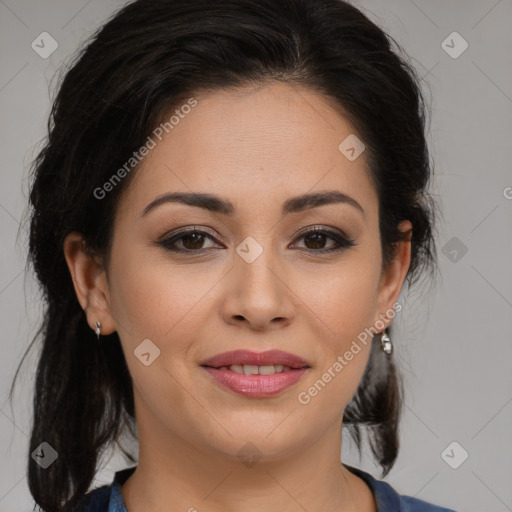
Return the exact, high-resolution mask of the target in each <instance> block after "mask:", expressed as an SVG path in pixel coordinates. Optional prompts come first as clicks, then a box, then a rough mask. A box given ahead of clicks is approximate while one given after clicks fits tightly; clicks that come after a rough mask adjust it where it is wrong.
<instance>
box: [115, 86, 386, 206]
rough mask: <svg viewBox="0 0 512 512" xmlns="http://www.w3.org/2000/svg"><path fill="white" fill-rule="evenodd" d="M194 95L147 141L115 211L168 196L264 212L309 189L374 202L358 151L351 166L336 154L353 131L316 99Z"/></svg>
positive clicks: (299, 91)
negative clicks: (205, 196)
mask: <svg viewBox="0 0 512 512" xmlns="http://www.w3.org/2000/svg"><path fill="white" fill-rule="evenodd" d="M193 97H194V98H195V100H196V101H197V104H196V106H194V107H193V108H187V109H183V110H180V106H179V105H177V106H175V107H174V109H173V110H172V112H169V113H168V116H167V117H168V119H170V118H171V116H173V115H174V118H173V127H172V129H169V125H168V131H169V133H166V131H165V130H163V136H161V140H159V139H158V138H156V137H154V136H153V137H152V138H153V140H154V142H155V144H154V147H153V148H152V149H151V150H150V151H149V153H148V154H147V156H145V157H144V159H143V160H142V162H141V165H140V167H139V168H138V169H137V170H136V174H135V176H134V179H133V181H132V182H131V183H130V185H129V187H128V188H127V190H126V191H125V193H124V194H123V195H124V198H122V200H121V202H120V205H119V207H120V209H123V208H129V209H131V210H133V209H136V210H137V213H138V214H140V212H141V211H142V210H143V209H144V207H145V206H146V205H147V204H148V203H149V202H150V201H152V200H154V198H155V197H156V196H158V195H161V194H163V193H167V192H172V191H183V192H191V191H197V192H209V193H212V194H218V195H222V196H223V197H229V198H230V199H231V200H232V202H233V203H235V204H237V203H239V208H243V205H244V204H247V205H248V203H247V199H248V198H250V199H251V200H252V201H254V202H255V203H254V204H253V206H257V207H258V208H265V207H266V206H268V205H270V204H273V203H274V202H275V203H277V202H278V203H279V204H281V203H282V201H283V200H284V199H285V198H287V197H289V196H294V195H299V194H304V193H305V192H308V191H314V190H315V189H338V190H340V191H342V192H344V193H347V194H350V195H351V196H353V197H354V198H355V199H356V200H357V201H358V202H360V203H366V204H367V207H368V208H369V209H371V207H372V205H371V203H372V202H375V201H376V199H377V198H376V193H375V191H374V187H373V185H372V182H371V179H370V175H369V171H368V169H367V161H366V158H365V153H364V152H363V153H362V154H361V155H360V156H359V157H358V158H356V159H355V160H353V161H351V160H349V159H348V158H347V157H346V156H345V155H344V153H343V152H341V151H340V149H339V146H340V143H342V142H343V141H344V140H345V139H347V137H353V136H354V135H355V130H354V128H353V127H352V126H351V125H350V123H349V122H348V120H347V119H346V118H344V117H343V116H342V115H341V113H340V111H339V110H337V109H334V108H333V107H332V102H329V100H327V99H326V98H325V97H324V96H323V95H321V94H320V93H318V92H316V91H313V90H311V89H307V88H305V87H301V86H297V85H293V86H290V85H286V84H282V83H275V84H272V85H265V86H258V87H244V88H238V89H230V90H219V91H207V92H206V91H202V92H198V93H197V94H194V95H193ZM176 111H178V112H176ZM185 112H186V113H185ZM164 118H165V116H164ZM374 206H375V205H374ZM365 209H366V208H365ZM252 211H253V212H254V208H252Z"/></svg>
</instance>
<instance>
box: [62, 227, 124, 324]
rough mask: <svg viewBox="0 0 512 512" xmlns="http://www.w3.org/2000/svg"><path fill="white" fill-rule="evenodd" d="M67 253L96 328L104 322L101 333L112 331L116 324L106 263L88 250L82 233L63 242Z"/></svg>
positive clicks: (84, 306)
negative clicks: (103, 263)
mask: <svg viewBox="0 0 512 512" xmlns="http://www.w3.org/2000/svg"><path fill="white" fill-rule="evenodd" d="M63 250H64V256H65V258H66V262H67V264H68V268H69V272H70V274H71V278H72V280H73V285H74V287H75V293H76V296H77V299H78V302H80V305H81V306H82V309H84V310H85V314H86V315H87V323H88V324H89V326H90V328H91V329H92V330H93V331H94V330H95V329H96V327H95V323H96V322H100V323H101V334H112V333H113V332H114V331H115V324H114V322H113V318H112V315H111V307H110V296H109V291H108V283H107V276H106V272H105V269H104V268H103V265H102V263H101V262H100V261H99V260H98V258H95V257H94V256H93V255H92V254H91V253H90V251H88V250H87V245H86V242H85V239H84V237H83V235H82V234H81V233H78V232H73V233H70V234H69V235H68V236H67V237H66V239H65V240H64V244H63Z"/></svg>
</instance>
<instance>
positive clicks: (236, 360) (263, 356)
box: [200, 350, 310, 369]
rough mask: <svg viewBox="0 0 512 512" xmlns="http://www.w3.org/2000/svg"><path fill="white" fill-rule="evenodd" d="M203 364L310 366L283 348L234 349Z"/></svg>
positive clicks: (217, 365)
mask: <svg viewBox="0 0 512 512" xmlns="http://www.w3.org/2000/svg"><path fill="white" fill-rule="evenodd" d="M200 364H201V366H207V367H210V368H221V367H222V366H231V365H253V366H272V365H283V366H289V367H290V368H292V369H299V368H310V365H309V364H308V362H307V361H306V360H305V359H303V358H302V357H299V356H297V355H295V354H291V353H290V352H283V351H282V350H267V351H266V352H251V351H249V350H233V351H231V352H223V353H221V354H217V355H215V356H213V357H211V358H209V359H206V360H205V361H202V362H201V363H200Z"/></svg>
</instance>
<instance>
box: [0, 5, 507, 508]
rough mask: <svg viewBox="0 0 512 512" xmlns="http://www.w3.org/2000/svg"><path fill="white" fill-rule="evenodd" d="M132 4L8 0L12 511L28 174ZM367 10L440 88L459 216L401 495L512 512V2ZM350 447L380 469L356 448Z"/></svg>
mask: <svg viewBox="0 0 512 512" xmlns="http://www.w3.org/2000/svg"><path fill="white" fill-rule="evenodd" d="M122 4H123V3H122V2H115V1H112V0H109V1H105V0H103V1H100V0H89V1H87V0H72V1H70V0H66V1H64V0H51V1H39V2H36V1H27V0H0V52H1V53H0V56H1V71H0V105H1V118H0V119H1V120H0V130H1V136H0V140H1V144H2V146H1V154H2V159H1V172H0V183H1V186H0V226H1V230H2V231H1V233H2V244H1V252H0V325H1V331H0V332H1V334H0V336H1V349H2V350H1V359H0V375H1V377H0V433H1V435H0V460H1V465H0V511H2V512H3V511H9V512H15V511H22V510H24V511H26V510H32V507H33V501H32V499H31V497H30V494H29V492H28V487H27V481H26V478H25V472H26V465H27V462H26V460H27V454H26V450H27V449H28V448H27V446H28V437H27V436H28V434H29V429H30V405H31V389H32V383H33V376H34V367H35V366H34V365H35V362H36V357H37V351H33V352H32V353H31V355H30V357H29V358H28V360H26V363H25V365H24V366H23V374H22V378H21V380H20V381H19V385H18V387H17V388H16V394H15V402H14V410H11V407H10V405H9V402H8V398H7V393H8V390H9V386H10V383H11V380H12V377H13V375H14V371H15V369H16V366H17V364H18V362H19V360H20V357H21V355H22V353H23V352H24V350H25V348H26V346H27V345H28V343H29V341H30V339H31V338H32V336H33V334H34V333H35V328H36V325H37V324H38V322H39V320H40V315H41V311H42V309H41V303H40V300H39V296H38V292H37V287H36V286H35V283H34V281H33V278H32V276H31V275H28V276H25V274H24V261H25V255H26V235H27V231H26V219H25V218H24V210H25V206H26V204H27V171H28V168H29V165H30V163H31V161H32V159H33V158H34V156H35V154H36V150H37V148H38V145H39V143H40V140H41V138H42V136H44V134H45V125H46V120H47V117H48V114H49V111H50V94H49V90H51V91H53V88H52V79H53V78H54V76H55V73H56V72H57V70H58V69H59V66H60V65H61V64H63V63H64V62H68V61H69V59H70V58H71V56H72V54H73V53H74V51H75V50H76V48H77V47H78V45H79V44H80V43H81V42H83V41H84V40H85V39H86V38H87V36H88V35H90V34H91V33H92V32H93V31H94V30H95V29H96V28H97V27H98V26H100V25H101V24H102V22H103V21H104V20H105V19H106V18H107V17H108V16H109V15H110V14H111V13H112V12H113V11H114V10H115V9H116V8H118V7H120V6H121V5H122ZM357 5H358V6H359V7H360V8H362V9H363V10H364V11H365V12H367V13H368V14H369V15H370V17H371V18H372V19H373V20H374V21H376V22H377V23H378V24H379V25H380V26H382V27H383V28H384V29H385V30H386V31H388V32H389V33H390V34H391V35H392V36H393V37H395V38H396V40H397V41H398V42H399V43H400V44H401V45H402V46H403V47H404V48H405V50H406V52H407V54H408V55H409V56H410V58H411V60H412V62H413V64H414V65H415V66H416V68H417V70H418V72H419V74H420V75H422V76H423V77H424V78H425V80H426V81H427V82H428V86H426V87H425V91H426V95H427V99H428V101H429V102H430V103H431V105H432V119H431V127H430V132H429V140H430V143H431V151H432V156H433V158H434V160H435V175H434V180H433V183H432V193H433V194H435V197H436V198H437V200H438V202H439V205H440V207H441V209H442V211H443V216H444V217H443V219H440V221H441V222H440V225H439V228H438V244H439V262H440V270H441V275H442V279H441V280H440V281H439V284H438V286H437V288H434V289H433V290H432V291H431V292H430V293H427V292H425V291H423V292H419V291H416V292H413V290H411V292H410V293H409V294H407V293H404V294H403V295H404V296H405V307H404V309H403V310H402V312H401V313H400V314H399V315H398V316H397V317H396V318H395V321H394V325H395V335H394V340H393V341H394V342H395V347H396V357H397V359H398V361H399V364H400V365H401V368H402V372H403V374H404V377H405V383H406V392H407V397H406V407H405V416H404V419H403V423H402V427H401V440H402V448H401V453H400V457H399V459H398V462H397V464H396V466H395V468H394V469H393V470H392V472H391V473H390V474H389V476H388V477H387V478H386V480H387V481H388V482H389V483H390V484H391V485H393V486H394V487H395V488H396V489H397V490H398V491H399V492H401V493H404V494H409V495H412V496H417V497H419V498H422V499H425V500H428V501H432V502H434V503H438V504H442V505H445V506H449V507H452V508H455V509H457V510H459V511H462V510H465V511H469V512H471V511H484V510H485V511H486V512H491V511H496V512H502V511H507V510H512V486H511V483H512V440H511V436H510V432H511V425H512V372H511V371H510V363H511V361H512V358H511V354H512V343H511V332H512V286H511V285H512V274H511V272H510V262H512V236H511V233H512V231H511V228H512V222H511V219H512V188H508V187H512V172H511V164H510V162H511V161H512V158H511V157H512V144H511V136H512V125H511V123H512V71H511V60H510V55H511V54H512V31H511V30H510V27H511V26H512V1H511V0H499V1H497V0H485V1H462V0H458V1H441V0H430V1H426V0H423V1H421V0H415V1H414V2H413V1H412V0H392V1H387V2H385V3H384V2H381V1H377V0H365V1H362V2H358V3H357ZM45 31H46V32H49V33H50V34H51V35H52V37H53V38H55V40H56V41H57V42H58V48H57V50H56V51H55V52H54V53H53V54H52V55H51V56H50V57H49V58H47V59H43V58H42V57H40V56H39V55H38V54H37V53H36V52H35V51H34V50H33V49H32V48H31V43H32V41H34V40H35V39H36V37H37V36H39V34H41V33H42V32H45ZM454 31H456V32H458V33H459V34H460V35H461V36H462V37H463V38H464V40H466V41H467V43H468V44H469V46H468V48H467V50H466V51H465V52H464V53H462V54H461V55H460V56H458V57H457V58H453V56H450V55H449V54H448V53H447V51H445V49H444V48H446V49H447V50H448V51H449V52H451V53H452V54H453V55H455V54H454V52H458V51H460V49H462V46H461V44H462V41H461V40H460V39H457V38H455V39H453V37H451V38H448V39H447V37H448V36H449V35H450V34H451V33H452V32H454ZM452 39H453V41H452ZM445 40H446V43H444V45H443V46H442V42H443V41H445ZM446 45H448V46H451V47H452V48H451V49H450V48H449V47H448V48H447V47H446ZM18 231H19V233H18ZM454 237H455V238H454ZM443 248H444V249H443ZM465 250H467V252H465V253H464V251H465ZM443 251H444V252H443ZM426 289H427V288H426V287H424V288H423V290H426ZM418 290H419V289H418ZM454 441H456V442H457V443H458V445H457V446H455V448H453V445H452V446H451V447H449V445H450V444H451V443H452V442H454ZM447 447H449V448H448V449H447ZM446 449H447V450H446ZM465 452H467V453H468V458H467V459H466V460H465V461H464V462H463V463H462V464H460V463H461V461H462V459H463V455H464V453H465ZM343 454H344V460H345V461H346V462H348V463H352V464H354V465H358V466H359V467H362V468H363V469H366V470H367V471H370V472H373V473H374V475H375V476H378V475H379V473H378V472H377V471H376V470H375V467H374V466H373V464H372V463H371V462H370V461H369V458H368V457H364V460H363V461H358V459H357V457H355V455H354V452H353V450H352V449H351V448H350V447H349V446H348V445H347V444H346V443H345V444H344V447H343ZM443 454H444V455H443ZM446 461H449V462H450V463H451V464H452V465H454V466H456V465H458V464H460V466H459V467H458V468H457V469H453V468H452V467H450V465H449V464H448V463H447V462H446ZM104 463H105V464H104V467H103V468H102V469H101V471H99V472H98V475H97V478H96V480H95V482H94V484H93V485H94V486H97V485H100V484H101V483H104V482H110V481H111V478H112V475H113V471H115V470H118V469H121V468H123V467H126V466H127V464H126V463H125V462H124V461H123V460H122V459H121V458H120V457H119V456H118V455H116V454H114V456H113V457H112V458H111V459H110V460H108V458H105V460H104Z"/></svg>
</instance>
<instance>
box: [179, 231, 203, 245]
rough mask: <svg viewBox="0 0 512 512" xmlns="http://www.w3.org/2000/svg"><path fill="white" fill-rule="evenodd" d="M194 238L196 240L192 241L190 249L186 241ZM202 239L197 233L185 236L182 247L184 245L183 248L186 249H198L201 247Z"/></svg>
mask: <svg viewBox="0 0 512 512" xmlns="http://www.w3.org/2000/svg"><path fill="white" fill-rule="evenodd" d="M194 237H195V238H196V240H195V241H194V240H193V241H192V247H190V246H189V245H190V244H187V243H186V240H190V239H193V238H194ZM202 238H203V236H202V235H200V234H198V233H192V234H191V235H187V236H185V237H184V238H183V245H185V247H187V249H200V248H201V245H202ZM196 244H197V245H196Z"/></svg>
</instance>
